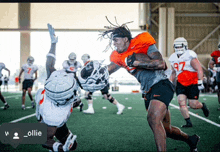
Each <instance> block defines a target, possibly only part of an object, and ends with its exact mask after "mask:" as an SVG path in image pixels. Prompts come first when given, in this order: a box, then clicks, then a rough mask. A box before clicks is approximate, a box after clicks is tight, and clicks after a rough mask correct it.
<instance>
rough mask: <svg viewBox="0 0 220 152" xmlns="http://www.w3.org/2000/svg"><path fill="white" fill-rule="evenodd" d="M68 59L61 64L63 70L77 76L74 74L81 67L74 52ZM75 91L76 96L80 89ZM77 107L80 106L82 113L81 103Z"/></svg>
mask: <svg viewBox="0 0 220 152" xmlns="http://www.w3.org/2000/svg"><path fill="white" fill-rule="evenodd" d="M68 58H69V60H65V61H64V62H63V69H65V70H66V72H67V73H73V74H74V75H75V76H77V73H76V72H77V71H78V70H79V69H81V68H82V65H81V63H80V62H78V61H76V54H75V53H74V52H71V53H70V54H69V56H68ZM77 91H78V94H80V93H81V89H80V88H79V89H78V90H77ZM80 101H81V100H80ZM79 106H80V111H82V108H83V103H82V102H80V104H79Z"/></svg>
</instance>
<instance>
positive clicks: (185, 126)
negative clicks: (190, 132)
mask: <svg viewBox="0 0 220 152" xmlns="http://www.w3.org/2000/svg"><path fill="white" fill-rule="evenodd" d="M192 126H193V125H192V124H186V125H182V126H181V127H182V128H190V127H192Z"/></svg>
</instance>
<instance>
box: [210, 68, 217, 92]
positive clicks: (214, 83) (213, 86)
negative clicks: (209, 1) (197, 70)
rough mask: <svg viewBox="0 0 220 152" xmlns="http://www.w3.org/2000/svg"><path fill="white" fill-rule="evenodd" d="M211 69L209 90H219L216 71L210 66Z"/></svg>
mask: <svg viewBox="0 0 220 152" xmlns="http://www.w3.org/2000/svg"><path fill="white" fill-rule="evenodd" d="M208 71H209V92H210V93H214V92H216V91H218V86H217V81H216V71H215V70H214V69H213V70H212V69H210V68H208Z"/></svg>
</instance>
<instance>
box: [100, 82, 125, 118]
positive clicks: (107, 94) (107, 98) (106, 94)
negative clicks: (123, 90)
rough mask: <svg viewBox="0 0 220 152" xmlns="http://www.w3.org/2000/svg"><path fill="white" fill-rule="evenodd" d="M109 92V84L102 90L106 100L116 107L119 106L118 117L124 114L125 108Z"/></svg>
mask: <svg viewBox="0 0 220 152" xmlns="http://www.w3.org/2000/svg"><path fill="white" fill-rule="evenodd" d="M108 90H109V84H108V85H107V86H106V87H104V88H103V89H102V90H101V93H102V95H103V97H104V99H106V100H108V101H109V102H110V103H113V104H114V105H116V106H117V108H118V112H117V114H118V115H120V114H122V113H123V110H124V108H125V106H124V105H122V104H120V103H119V102H118V101H117V100H116V99H115V98H114V97H112V96H111V94H109V92H108Z"/></svg>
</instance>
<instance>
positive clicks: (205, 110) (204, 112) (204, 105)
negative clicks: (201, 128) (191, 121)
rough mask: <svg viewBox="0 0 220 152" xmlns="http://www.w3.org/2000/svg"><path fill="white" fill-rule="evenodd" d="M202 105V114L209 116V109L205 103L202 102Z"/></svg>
mask: <svg viewBox="0 0 220 152" xmlns="http://www.w3.org/2000/svg"><path fill="white" fill-rule="evenodd" d="M202 105H203V107H202V111H203V114H204V115H205V116H206V117H208V116H209V109H208V108H207V106H206V104H205V103H202Z"/></svg>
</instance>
